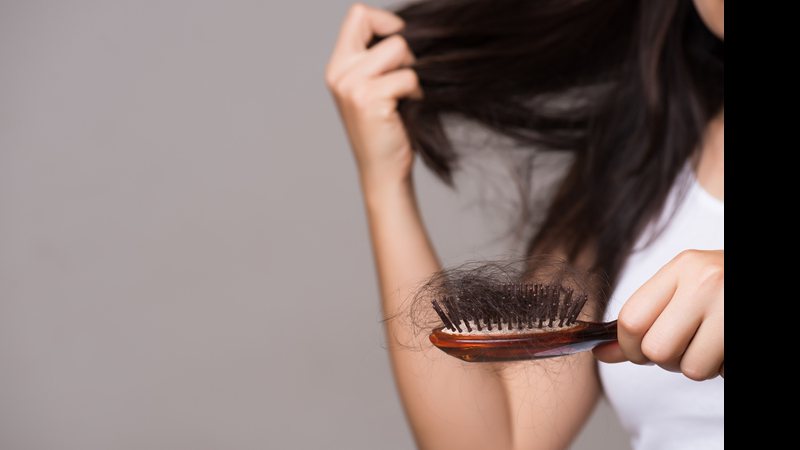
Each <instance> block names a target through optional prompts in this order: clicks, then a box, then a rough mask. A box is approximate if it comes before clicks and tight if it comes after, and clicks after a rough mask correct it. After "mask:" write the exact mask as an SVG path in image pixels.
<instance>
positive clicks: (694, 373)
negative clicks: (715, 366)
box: [681, 361, 711, 381]
mask: <svg viewBox="0 0 800 450" xmlns="http://www.w3.org/2000/svg"><path fill="white" fill-rule="evenodd" d="M681 373H683V374H684V375H685V376H686V378H689V379H690V380H694V381H703V380H707V379H709V378H710V377H711V374H709V373H708V371H707V370H705V369H704V368H702V367H701V366H700V365H698V364H696V363H694V362H692V361H681Z"/></svg>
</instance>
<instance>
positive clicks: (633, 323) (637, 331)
mask: <svg viewBox="0 0 800 450" xmlns="http://www.w3.org/2000/svg"><path fill="white" fill-rule="evenodd" d="M617 326H618V327H619V328H620V330H621V331H622V332H623V333H625V334H627V335H629V336H641V335H643V334H644V333H645V332H646V331H647V324H645V323H644V321H642V320H640V319H638V318H636V317H635V316H634V315H633V314H631V313H630V312H626V310H625V309H624V308H623V309H622V311H621V312H620V313H619V318H618V319H617Z"/></svg>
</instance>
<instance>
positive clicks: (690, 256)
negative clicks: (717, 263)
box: [675, 249, 700, 264]
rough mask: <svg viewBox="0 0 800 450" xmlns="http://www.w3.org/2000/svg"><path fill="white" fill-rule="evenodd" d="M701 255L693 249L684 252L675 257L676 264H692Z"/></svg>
mask: <svg viewBox="0 0 800 450" xmlns="http://www.w3.org/2000/svg"><path fill="white" fill-rule="evenodd" d="M699 253H700V252H699V251H697V250H693V249H690V250H683V251H682V252H680V253H678V256H676V257H675V262H677V263H679V264H687V263H690V262H692V261H695V260H696V259H697V257H698V254H699Z"/></svg>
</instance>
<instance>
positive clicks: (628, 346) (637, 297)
mask: <svg viewBox="0 0 800 450" xmlns="http://www.w3.org/2000/svg"><path fill="white" fill-rule="evenodd" d="M676 288H677V275H676V274H675V273H674V270H673V268H672V267H671V266H670V265H669V264H668V265H666V266H664V267H662V268H661V270H659V271H658V272H657V273H656V274H655V275H653V277H652V278H650V279H649V280H647V282H645V283H644V284H643V285H642V286H641V287H640V288H639V289H637V290H636V292H634V293H633V295H632V296H631V297H630V298H629V299H628V301H627V302H625V304H624V305H623V306H622V310H621V311H620V312H619V318H618V328H617V335H618V339H619V344H620V347H621V348H622V352H623V353H624V354H625V356H626V357H627V358H628V359H629V360H630V361H632V362H634V363H636V364H644V363H646V362H647V361H648V359H647V357H646V356H645V355H644V353H642V349H641V346H642V339H643V338H644V335H645V334H646V333H647V331H648V330H649V329H650V327H651V326H652V325H653V323H654V322H655V321H656V318H657V317H658V316H659V315H660V314H661V312H662V311H663V310H664V308H665V307H666V306H667V304H668V303H669V301H670V300H671V299H672V296H673V295H674V294H675V290H676Z"/></svg>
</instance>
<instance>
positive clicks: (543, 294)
mask: <svg viewBox="0 0 800 450" xmlns="http://www.w3.org/2000/svg"><path fill="white" fill-rule="evenodd" d="M496 292H499V294H498V295H497V296H496V298H493V299H492V301H485V302H484V301H480V299H463V298H459V297H457V296H442V297H440V298H438V299H435V300H433V301H432V305H433V309H434V311H436V314H438V316H439V318H440V319H441V320H442V323H443V326H441V327H438V328H435V329H434V330H433V331H432V332H431V334H430V336H429V338H430V341H431V342H432V343H433V345H435V346H436V347H437V348H439V349H440V350H442V351H444V352H445V353H447V354H449V355H451V356H454V357H456V358H459V359H462V360H464V361H468V362H497V361H519V360H529V359H541V358H552V357H555V356H563V355H570V354H573V353H577V352H582V351H587V350H591V349H592V348H594V347H595V346H597V345H598V344H601V343H603V342H610V341H615V340H616V339H617V321H616V320H615V321H612V322H606V323H595V322H585V321H581V320H578V315H579V314H580V312H581V310H582V309H583V307H584V306H585V305H586V303H587V301H588V299H589V297H588V295H586V294H577V295H576V294H575V291H574V290H573V289H571V288H565V287H563V286H561V285H554V284H528V283H506V284H503V285H502V286H499V288H498V289H497V291H496ZM476 300H477V301H476Z"/></svg>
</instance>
